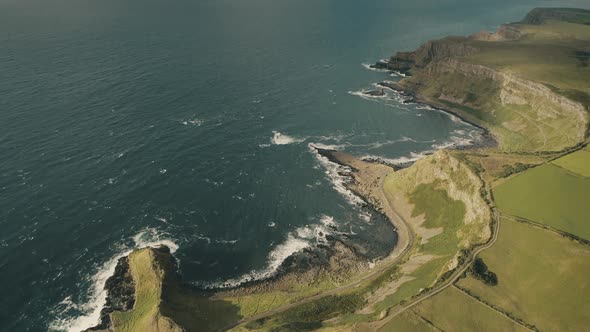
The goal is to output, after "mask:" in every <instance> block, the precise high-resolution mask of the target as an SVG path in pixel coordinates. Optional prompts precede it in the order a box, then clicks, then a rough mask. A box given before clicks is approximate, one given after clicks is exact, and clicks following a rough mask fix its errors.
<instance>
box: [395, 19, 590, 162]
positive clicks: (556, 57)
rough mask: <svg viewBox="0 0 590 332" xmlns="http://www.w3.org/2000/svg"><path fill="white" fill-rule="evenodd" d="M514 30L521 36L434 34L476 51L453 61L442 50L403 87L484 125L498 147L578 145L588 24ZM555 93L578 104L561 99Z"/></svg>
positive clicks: (589, 70) (587, 103)
mask: <svg viewBox="0 0 590 332" xmlns="http://www.w3.org/2000/svg"><path fill="white" fill-rule="evenodd" d="M512 28H515V29H518V30H520V31H521V32H522V34H523V36H522V37H521V38H520V39H515V40H502V41H487V40H474V39H469V38H465V39H463V40H460V39H442V40H439V41H438V43H442V44H449V47H453V46H456V44H457V43H459V44H462V45H464V46H465V47H467V48H472V49H476V50H477V51H475V52H473V53H470V54H467V55H457V56H455V57H454V60H457V61H456V62H454V63H453V64H451V65H449V64H445V60H446V58H445V57H444V53H443V56H442V57H441V59H438V60H440V62H436V61H438V60H437V59H435V60H434V62H432V63H431V64H430V65H429V67H432V70H422V71H420V70H418V71H416V72H415V73H414V76H412V77H410V78H407V79H405V80H403V81H402V85H405V86H406V87H408V88H409V89H411V90H417V91H416V92H417V93H418V95H420V96H421V97H423V98H424V99H426V100H428V101H430V102H432V103H435V104H438V105H440V106H442V107H447V108H451V109H454V110H456V111H457V112H459V113H461V114H462V115H463V116H465V117H466V118H467V119H469V120H471V121H473V122H476V123H478V124H480V125H483V126H485V127H487V128H488V129H489V130H490V131H491V132H492V133H493V134H494V136H495V137H496V138H497V140H498V141H499V147H500V149H501V150H503V151H506V152H523V151H560V150H563V149H564V148H567V147H571V146H574V145H576V144H577V143H579V142H580V141H582V140H583V138H584V132H585V129H586V124H587V123H588V114H587V113H586V112H584V108H586V109H588V107H590V62H589V61H590V60H589V59H590V48H589V47H588V45H589V42H588V41H590V25H584V24H574V23H569V22H559V21H554V20H548V21H546V22H545V23H544V24H541V25H526V24H515V25H512ZM474 65H475V66H474ZM482 66H483V67H482ZM485 68H491V69H493V70H494V71H495V72H496V73H497V75H490V74H489V73H490V71H489V70H487V69H485ZM555 94H557V95H562V96H565V97H567V98H569V99H570V100H572V101H574V102H578V103H580V104H577V105H576V104H572V103H570V102H562V101H559V100H558V99H557V98H556V97H555Z"/></svg>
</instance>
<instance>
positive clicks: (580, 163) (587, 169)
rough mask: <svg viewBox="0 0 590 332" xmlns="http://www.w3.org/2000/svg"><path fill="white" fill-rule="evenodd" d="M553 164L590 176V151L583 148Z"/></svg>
mask: <svg viewBox="0 0 590 332" xmlns="http://www.w3.org/2000/svg"><path fill="white" fill-rule="evenodd" d="M553 164H555V165H557V166H559V167H562V168H565V169H567V170H569V171H571V172H574V173H577V174H578V175H581V176H585V177H590V151H587V150H581V151H578V152H575V153H572V154H569V155H567V156H565V157H562V158H559V159H557V160H555V161H554V162H553Z"/></svg>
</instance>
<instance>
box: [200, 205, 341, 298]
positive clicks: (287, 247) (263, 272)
mask: <svg viewBox="0 0 590 332" xmlns="http://www.w3.org/2000/svg"><path fill="white" fill-rule="evenodd" d="M334 225H336V222H335V221H334V218H333V217H330V216H327V215H321V216H320V223H319V224H312V225H308V226H303V227H299V228H297V229H295V230H294V231H293V232H291V233H289V234H288V235H287V238H286V239H285V241H283V242H282V243H280V244H279V245H277V246H275V247H274V248H273V249H272V251H271V252H270V253H269V254H268V256H267V258H266V262H267V265H266V267H264V268H263V269H260V270H252V271H250V272H248V273H245V274H243V275H241V276H239V277H237V278H232V279H228V280H225V281H218V282H210V283H201V282H196V283H195V284H196V285H198V286H200V287H203V288H209V289H213V288H230V287H237V286H239V285H241V284H243V283H246V282H250V281H256V280H264V279H268V278H270V277H273V276H275V275H276V273H277V271H278V269H279V267H280V266H281V264H283V262H284V261H285V260H286V259H287V258H288V257H290V256H291V255H293V254H295V253H297V252H300V251H302V250H304V249H306V248H309V247H311V246H313V245H315V244H319V243H325V242H326V235H328V234H331V233H333V231H332V230H331V227H330V226H334Z"/></svg>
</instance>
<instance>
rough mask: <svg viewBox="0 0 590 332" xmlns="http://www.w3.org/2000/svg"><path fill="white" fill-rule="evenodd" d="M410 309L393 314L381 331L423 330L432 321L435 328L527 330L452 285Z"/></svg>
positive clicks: (452, 329) (449, 329)
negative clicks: (403, 312) (405, 313)
mask: <svg viewBox="0 0 590 332" xmlns="http://www.w3.org/2000/svg"><path fill="white" fill-rule="evenodd" d="M410 310H411V311H410V312H411V314H408V315H400V316H399V317H395V318H394V319H392V320H391V321H390V322H388V324H386V325H385V326H384V327H383V328H382V329H381V331H382V332H387V331H424V330H428V328H432V325H433V326H435V327H436V328H438V329H439V330H438V331H440V330H442V331H482V332H483V331H527V329H525V328H524V327H522V326H520V325H518V324H516V323H515V322H513V321H512V320H511V319H509V318H508V317H506V316H504V315H502V314H501V313H499V312H498V311H496V310H494V309H492V308H490V307H488V306H486V305H484V304H482V303H480V302H479V301H477V300H476V299H474V298H473V297H470V296H468V295H466V294H463V293H462V292H461V291H459V290H458V289H456V288H454V287H449V288H447V289H445V290H444V291H442V292H441V293H439V294H437V295H435V296H433V297H431V298H430V299H428V300H425V301H423V302H421V303H420V304H419V305H417V306H416V307H415V308H412V309H410ZM426 322H430V324H428V323H426ZM406 328H407V329H406Z"/></svg>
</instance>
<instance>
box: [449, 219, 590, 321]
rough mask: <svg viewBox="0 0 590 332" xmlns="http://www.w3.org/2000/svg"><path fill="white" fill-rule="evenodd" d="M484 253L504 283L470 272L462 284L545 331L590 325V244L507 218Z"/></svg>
mask: <svg viewBox="0 0 590 332" xmlns="http://www.w3.org/2000/svg"><path fill="white" fill-rule="evenodd" d="M480 257H481V258H483V260H484V261H485V262H486V264H487V265H488V267H489V269H490V270H491V271H493V272H495V273H496V274H497V276H498V285H496V286H487V285H485V284H484V283H483V282H481V281H479V280H477V279H474V278H472V277H467V278H465V279H462V280H460V281H459V282H458V285H459V286H460V287H462V288H466V289H468V290H469V291H470V292H472V293H473V294H474V295H476V296H478V297H480V298H481V299H483V300H484V301H486V302H488V303H491V304H493V305H495V306H498V307H500V308H501V309H502V310H504V311H506V312H510V313H512V314H513V315H514V316H516V317H518V318H519V319H522V320H523V321H525V322H526V323H528V324H533V325H535V326H536V327H537V328H539V329H540V330H541V331H584V330H587V328H588V324H589V323H590V301H588V299H589V298H590V278H588V275H589V274H590V247H588V246H586V245H582V244H579V243H577V242H574V241H572V240H569V239H567V238H565V237H562V236H560V235H558V234H556V233H553V232H551V231H548V230H544V229H540V228H537V227H533V226H530V225H527V224H525V223H520V222H516V221H512V220H510V219H507V218H503V219H502V221H501V228H500V233H499V238H498V240H497V242H496V243H495V244H494V245H493V246H492V247H491V248H490V249H488V250H486V251H484V252H482V254H481V255H480Z"/></svg>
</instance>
